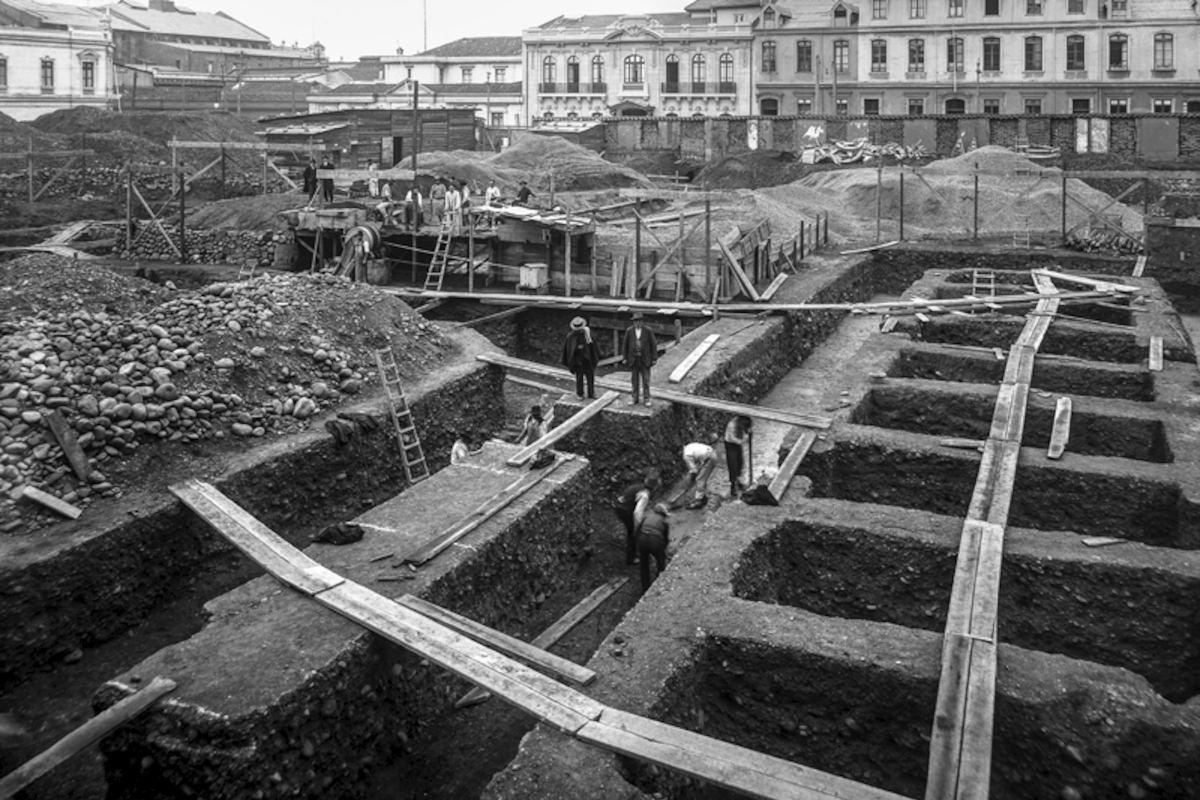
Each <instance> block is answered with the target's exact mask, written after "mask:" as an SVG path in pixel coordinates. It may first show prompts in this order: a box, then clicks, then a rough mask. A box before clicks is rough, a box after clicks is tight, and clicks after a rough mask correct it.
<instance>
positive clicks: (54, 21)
mask: <svg viewBox="0 0 1200 800" xmlns="http://www.w3.org/2000/svg"><path fill="white" fill-rule="evenodd" d="M6 11H7V12H9V13H7V14H6V13H5V12H6ZM6 18H12V19H14V20H15V22H16V23H17V24H18V25H23V26H28V27H35V28H68V27H69V28H93V29H99V28H100V22H101V20H103V19H104V13H103V12H100V11H96V10H94V9H90V8H82V7H80V6H68V5H65V4H63V3H40V2H36V1H35V0H0V20H3V19H6Z"/></svg>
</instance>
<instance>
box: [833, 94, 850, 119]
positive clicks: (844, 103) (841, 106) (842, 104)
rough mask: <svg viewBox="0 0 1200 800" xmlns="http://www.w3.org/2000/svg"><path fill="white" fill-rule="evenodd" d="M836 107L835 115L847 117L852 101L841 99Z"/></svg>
mask: <svg viewBox="0 0 1200 800" xmlns="http://www.w3.org/2000/svg"><path fill="white" fill-rule="evenodd" d="M834 105H835V111H834V113H835V114H841V115H843V116H844V115H846V114H849V113H850V101H849V100H848V99H847V98H845V97H839V98H838V100H837V103H835V104H834Z"/></svg>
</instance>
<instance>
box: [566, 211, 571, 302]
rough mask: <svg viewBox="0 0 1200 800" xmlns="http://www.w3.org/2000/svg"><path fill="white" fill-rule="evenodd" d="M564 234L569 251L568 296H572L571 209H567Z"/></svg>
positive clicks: (567, 256) (567, 253) (567, 267)
mask: <svg viewBox="0 0 1200 800" xmlns="http://www.w3.org/2000/svg"><path fill="white" fill-rule="evenodd" d="M564 235H565V236H566V238H567V252H566V262H567V265H566V276H567V278H566V282H567V297H570V296H571V210H570V209H567V224H566V232H565V234H564Z"/></svg>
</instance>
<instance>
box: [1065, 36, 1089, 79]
mask: <svg viewBox="0 0 1200 800" xmlns="http://www.w3.org/2000/svg"><path fill="white" fill-rule="evenodd" d="M1067 69H1069V70H1073V71H1074V70H1084V69H1087V59H1086V58H1085V50H1084V45H1083V37H1082V36H1068V37H1067Z"/></svg>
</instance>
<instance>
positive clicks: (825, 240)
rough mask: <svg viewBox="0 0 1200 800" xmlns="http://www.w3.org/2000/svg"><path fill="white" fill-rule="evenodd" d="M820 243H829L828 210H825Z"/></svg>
mask: <svg viewBox="0 0 1200 800" xmlns="http://www.w3.org/2000/svg"><path fill="white" fill-rule="evenodd" d="M821 243H822V244H824V245H826V246H828V245H829V212H828V211H826V212H825V238H824V240H823V241H822V242H821Z"/></svg>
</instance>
